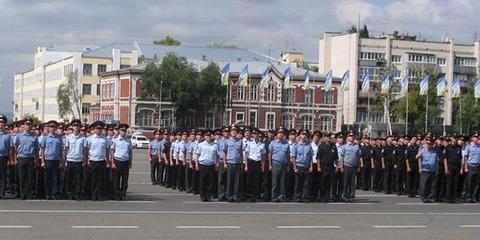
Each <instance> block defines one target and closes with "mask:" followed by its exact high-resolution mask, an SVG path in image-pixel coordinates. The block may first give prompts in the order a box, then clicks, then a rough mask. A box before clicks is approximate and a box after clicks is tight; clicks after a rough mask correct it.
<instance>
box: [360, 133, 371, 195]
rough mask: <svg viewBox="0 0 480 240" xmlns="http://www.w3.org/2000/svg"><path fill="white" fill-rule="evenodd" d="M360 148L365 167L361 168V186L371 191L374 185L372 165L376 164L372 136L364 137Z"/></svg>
mask: <svg viewBox="0 0 480 240" xmlns="http://www.w3.org/2000/svg"><path fill="white" fill-rule="evenodd" d="M360 149H361V152H362V154H361V155H362V159H363V168H361V169H360V175H361V188H362V190H364V191H370V189H371V186H372V166H373V165H374V163H373V150H372V146H371V145H370V137H368V136H365V137H363V139H362V144H361V145H360Z"/></svg>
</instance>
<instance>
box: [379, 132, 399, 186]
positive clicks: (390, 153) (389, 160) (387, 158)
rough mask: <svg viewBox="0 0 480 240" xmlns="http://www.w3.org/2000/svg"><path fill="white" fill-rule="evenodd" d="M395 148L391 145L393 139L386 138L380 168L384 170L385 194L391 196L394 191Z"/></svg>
mask: <svg viewBox="0 0 480 240" xmlns="http://www.w3.org/2000/svg"><path fill="white" fill-rule="evenodd" d="M395 153H396V151H395V146H394V145H393V138H392V137H391V136H389V137H387V143H386V145H385V147H384V148H383V158H382V168H383V169H384V175H383V181H384V184H383V186H384V189H383V190H384V191H385V194H391V193H392V191H393V190H394V187H393V186H394V181H393V180H394V179H393V174H394V172H395V171H394V170H395V169H394V165H395Z"/></svg>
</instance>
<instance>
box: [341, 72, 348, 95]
mask: <svg viewBox="0 0 480 240" xmlns="http://www.w3.org/2000/svg"><path fill="white" fill-rule="evenodd" d="M340 89H341V90H342V91H348V90H349V89H350V70H347V71H346V72H345V73H344V74H343V77H342V84H341V85H340Z"/></svg>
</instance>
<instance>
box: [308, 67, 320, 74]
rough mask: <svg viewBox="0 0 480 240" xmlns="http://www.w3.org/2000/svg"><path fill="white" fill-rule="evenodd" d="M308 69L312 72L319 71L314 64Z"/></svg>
mask: <svg viewBox="0 0 480 240" xmlns="http://www.w3.org/2000/svg"><path fill="white" fill-rule="evenodd" d="M310 70H312V72H316V73H318V71H319V69H318V66H315V65H313V66H311V67H310Z"/></svg>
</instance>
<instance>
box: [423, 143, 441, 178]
mask: <svg viewBox="0 0 480 240" xmlns="http://www.w3.org/2000/svg"><path fill="white" fill-rule="evenodd" d="M438 160H439V156H438V152H437V151H436V150H435V149H430V150H428V149H426V148H424V150H423V154H422V163H421V164H422V172H436V171H437V167H438Z"/></svg>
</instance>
